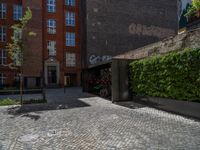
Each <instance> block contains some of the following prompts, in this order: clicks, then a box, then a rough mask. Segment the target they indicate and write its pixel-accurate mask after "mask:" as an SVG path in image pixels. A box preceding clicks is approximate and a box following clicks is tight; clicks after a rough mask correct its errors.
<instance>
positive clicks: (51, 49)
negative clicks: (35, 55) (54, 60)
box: [47, 41, 56, 56]
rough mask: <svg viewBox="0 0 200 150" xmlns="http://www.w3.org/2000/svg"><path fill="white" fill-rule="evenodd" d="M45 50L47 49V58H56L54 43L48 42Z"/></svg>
mask: <svg viewBox="0 0 200 150" xmlns="http://www.w3.org/2000/svg"><path fill="white" fill-rule="evenodd" d="M47 49H48V53H49V56H56V42H55V41H48V42H47Z"/></svg>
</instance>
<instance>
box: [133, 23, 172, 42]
mask: <svg viewBox="0 0 200 150" xmlns="http://www.w3.org/2000/svg"><path fill="white" fill-rule="evenodd" d="M129 33H130V34H135V35H143V36H154V37H158V38H159V39H162V38H165V37H166V35H174V34H175V31H174V30H171V29H166V28H161V27H157V26H153V25H151V26H146V25H142V24H135V23H132V24H131V25H130V26H129Z"/></svg>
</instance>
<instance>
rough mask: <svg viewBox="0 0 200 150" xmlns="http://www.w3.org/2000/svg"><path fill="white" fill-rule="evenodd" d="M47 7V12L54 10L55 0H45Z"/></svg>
mask: <svg viewBox="0 0 200 150" xmlns="http://www.w3.org/2000/svg"><path fill="white" fill-rule="evenodd" d="M47 9H48V12H51V13H54V12H56V0H47Z"/></svg>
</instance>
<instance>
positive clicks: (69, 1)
mask: <svg viewBox="0 0 200 150" xmlns="http://www.w3.org/2000/svg"><path fill="white" fill-rule="evenodd" d="M65 5H67V6H75V5H76V0H65Z"/></svg>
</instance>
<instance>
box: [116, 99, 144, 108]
mask: <svg viewBox="0 0 200 150" xmlns="http://www.w3.org/2000/svg"><path fill="white" fill-rule="evenodd" d="M116 104H117V105H120V106H123V107H127V108H130V109H139V108H144V107H147V106H146V105H144V104H141V103H137V102H134V101H124V102H117V103H116Z"/></svg>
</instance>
